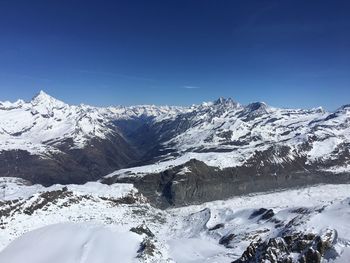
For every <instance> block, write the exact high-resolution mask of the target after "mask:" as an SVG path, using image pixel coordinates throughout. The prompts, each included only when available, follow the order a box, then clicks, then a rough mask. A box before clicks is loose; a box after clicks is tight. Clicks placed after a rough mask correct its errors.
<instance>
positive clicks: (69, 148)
mask: <svg viewBox="0 0 350 263" xmlns="http://www.w3.org/2000/svg"><path fill="white" fill-rule="evenodd" d="M183 110H185V109H183V108H181V107H168V106H161V107H157V106H152V105H150V106H132V107H122V106H119V107H108V108H98V107H91V106H87V105H79V106H72V105H68V104H65V103H63V102H61V101H59V100H57V99H55V98H53V97H51V96H49V95H48V94H46V93H45V92H43V91H41V92H40V93H39V94H38V95H37V96H35V97H34V98H33V99H32V100H31V101H30V102H24V101H22V100H19V101H17V102H14V103H10V102H0V151H1V153H0V164H1V167H2V168H0V174H1V175H2V176H18V177H22V178H25V179H28V180H30V181H33V182H40V183H43V184H46V185H50V184H52V183H55V182H60V183H81V182H86V181H88V180H95V179H97V178H99V177H101V176H103V175H105V174H107V173H108V172H111V171H113V170H115V169H118V168H121V167H125V166H127V165H129V164H130V163H132V162H134V161H136V160H138V159H139V153H138V151H137V149H135V148H133V147H132V145H131V144H130V143H129V142H127V141H126V140H125V138H124V136H123V134H122V132H121V131H120V130H119V129H118V127H117V126H116V125H115V124H114V122H116V121H122V120H129V121H130V120H135V119H136V120H142V122H147V121H149V120H151V119H154V118H157V119H162V118H171V117H172V116H173V115H175V114H177V113H178V112H180V111H183Z"/></svg>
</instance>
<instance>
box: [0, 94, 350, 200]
mask: <svg viewBox="0 0 350 263" xmlns="http://www.w3.org/2000/svg"><path fill="white" fill-rule="evenodd" d="M349 146H350V106H349V105H345V106H342V107H340V108H339V109H338V110H336V111H335V112H327V111H325V110H323V109H322V108H316V109H311V110H303V109H281V108H275V107H271V106H269V105H267V104H266V103H262V102H256V103H251V104H249V105H241V104H239V103H237V102H234V101H233V100H232V99H224V98H220V99H218V100H217V101H214V102H206V103H202V104H200V105H193V106H191V107H188V108H183V107H169V106H147V105H146V106H145V105H144V106H131V107H123V106H116V107H107V108H99V107H92V106H87V105H79V106H72V105H67V104H65V103H63V102H61V101H59V100H57V99H55V98H53V97H51V96H49V95H47V94H45V93H44V92H40V93H39V94H38V95H37V96H36V97H34V98H33V100H32V101H30V102H24V101H21V100H19V101H17V102H14V103H10V102H2V103H0V150H1V151H0V175H2V176H14V177H21V178H24V179H26V180H29V181H31V182H32V183H41V184H44V185H52V184H54V183H62V184H70V183H84V182H87V181H95V180H98V179H100V178H102V177H103V176H105V175H107V174H109V175H108V176H107V177H106V178H105V179H102V181H103V182H105V183H108V184H111V183H115V182H127V183H134V184H135V185H136V186H137V187H138V189H139V191H142V193H143V194H144V195H146V196H147V197H148V198H150V199H151V200H155V202H156V203H157V204H158V205H166V204H168V205H182V204H188V203H193V202H203V201H210V200H215V199H220V198H227V197H230V196H232V194H244V193H249V192H255V191H267V190H270V189H275V188H284V187H291V186H301V185H305V184H315V183H329V181H330V176H333V177H332V180H333V181H334V182H338V183H341V182H348V181H349V180H350V178H349V167H350V152H349ZM113 171H115V172H113ZM199 186H200V187H199ZM208 192H209V193H211V194H209V195H208V194H205V193H208ZM215 193H218V194H215ZM159 196H160V197H159ZM206 198H207V199H206Z"/></svg>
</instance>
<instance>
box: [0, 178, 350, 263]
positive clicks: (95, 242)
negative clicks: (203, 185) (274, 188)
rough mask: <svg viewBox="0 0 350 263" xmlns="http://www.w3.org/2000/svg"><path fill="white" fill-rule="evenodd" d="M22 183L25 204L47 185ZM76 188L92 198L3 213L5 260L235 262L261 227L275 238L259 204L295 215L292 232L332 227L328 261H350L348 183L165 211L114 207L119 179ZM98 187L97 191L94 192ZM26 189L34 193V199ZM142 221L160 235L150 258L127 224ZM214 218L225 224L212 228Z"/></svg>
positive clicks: (287, 217)
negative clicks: (227, 242) (224, 240)
mask: <svg viewBox="0 0 350 263" xmlns="http://www.w3.org/2000/svg"><path fill="white" fill-rule="evenodd" d="M8 183H9V184H10V185H11V189H12V193H13V192H16V191H15V189H14V188H16V182H15V181H14V180H12V181H11V182H9V181H8ZM18 185H19V186H18V189H17V194H16V197H17V198H19V200H22V201H24V202H25V203H24V204H23V206H24V208H25V207H28V206H30V205H31V204H33V203H35V202H37V201H38V199H40V196H39V191H43V190H44V189H43V188H40V189H39V188H37V190H38V193H34V192H35V191H34V190H33V186H25V185H23V183H21V182H18ZM55 187H56V188H55V189H59V187H61V186H55ZM74 187H75V186H68V188H69V189H70V190H72V191H73V193H74V196H77V197H83V196H84V195H85V196H86V195H88V196H91V197H89V198H78V199H74V200H73V202H69V200H72V198H73V197H72V196H70V197H67V199H62V200H57V202H53V203H50V204H48V205H46V206H45V207H43V208H41V209H38V210H36V211H34V213H33V214H31V215H30V214H26V213H21V212H20V211H21V209H18V210H17V211H15V212H13V213H12V214H11V215H9V216H7V217H2V218H1V219H2V222H3V228H1V229H0V262H9V263H12V262H14V263H20V262H33V263H34V262H35V263H40V262H60V263H66V262H67V263H81V262H110V261H109V259H110V258H113V257H114V258H115V259H119V258H122V259H124V260H122V261H118V262H180V263H190V262H192V263H193V262H207V263H208V262H210V263H214V262H217V263H221V262H224V263H225V262H232V261H233V260H235V259H237V258H238V257H240V256H241V254H242V253H243V251H244V250H245V249H246V247H247V246H248V245H249V243H250V242H251V241H252V240H254V236H255V235H256V234H257V233H259V236H260V237H261V238H263V239H269V238H272V237H276V236H278V233H279V231H280V229H278V228H276V226H275V223H273V221H271V220H259V219H257V218H251V216H250V215H251V214H252V213H253V212H254V211H256V210H257V209H259V208H262V207H263V208H266V209H273V211H274V214H275V215H274V218H275V219H276V220H279V221H281V222H285V223H287V222H289V221H291V220H293V219H294V220H295V218H296V219H298V220H299V221H297V224H296V225H295V226H294V228H295V231H301V232H305V233H314V234H320V235H321V234H322V233H324V231H326V230H327V229H335V230H336V231H337V234H338V238H337V241H336V243H335V244H334V247H335V250H336V253H337V256H336V257H335V258H329V259H327V260H325V261H324V262H337V263H339V262H349V261H350V253H349V250H350V238H349V237H350V205H349V204H350V194H349V193H350V185H348V184H343V185H318V186H313V187H306V188H300V189H294V190H284V191H282V190H281V191H278V192H268V193H258V194H254V195H248V196H239V197H234V198H231V199H228V200H221V201H214V202H208V203H204V204H202V205H195V206H187V207H181V208H175V209H168V210H165V211H163V210H159V209H156V208H153V207H151V206H150V205H149V204H147V203H143V202H141V203H136V204H130V205H128V204H120V205H114V204H113V202H111V201H108V200H107V199H105V198H104V197H109V198H111V197H113V196H114V195H115V196H123V194H121V192H122V193H124V195H125V194H126V193H127V192H128V191H124V190H126V189H124V190H121V189H123V187H120V185H118V184H117V185H114V186H113V187H109V186H102V185H100V184H99V183H93V184H87V185H84V186H78V187H77V188H74ZM26 188H28V189H26ZM94 188H96V189H97V190H96V193H93V191H92V190H93V189H94ZM0 190H1V189H0ZM48 190H52V188H49V189H48ZM130 191H131V192H133V191H135V190H134V189H130ZM28 192H32V194H31V196H30V197H29V195H28ZM20 193H23V196H22V197H21V194H20ZM82 193H84V194H82ZM88 193H89V194H88ZM0 196H1V192H0ZM12 197H14V196H12ZM2 199H3V200H4V199H6V200H14V199H12V198H2ZM77 200H78V201H77ZM22 201H20V202H22ZM301 208H302V209H309V210H310V211H311V212H310V214H305V215H302V216H300V215H299V214H298V213H297V212H295V211H296V210H297V209H301ZM141 224H144V225H146V226H147V227H148V228H149V229H150V230H151V231H152V232H153V233H154V235H155V237H154V238H153V239H152V242H153V243H154V245H155V252H154V255H153V256H147V257H140V256H137V250H138V248H139V245H140V243H141V242H142V240H143V239H144V238H145V235H141V236H137V235H135V234H134V233H131V232H129V229H130V228H132V227H136V226H138V225H141ZM217 224H223V226H222V227H221V228H218V229H217V230H214V231H213V230H209V229H210V228H212V227H214V226H215V225H217ZM230 233H234V235H235V238H234V239H233V240H232V241H231V246H230V248H227V247H225V246H223V245H220V244H219V240H220V238H221V237H223V236H225V235H227V234H230ZM247 237H249V238H248V239H247ZM40 248H41V249H40ZM39 252H40V253H39ZM55 257H56V259H55ZM23 259H26V260H25V261H23ZM11 260H12V261H11ZM21 260H22V261H21ZM40 260H41V261H40ZM55 260H56V261H55Z"/></svg>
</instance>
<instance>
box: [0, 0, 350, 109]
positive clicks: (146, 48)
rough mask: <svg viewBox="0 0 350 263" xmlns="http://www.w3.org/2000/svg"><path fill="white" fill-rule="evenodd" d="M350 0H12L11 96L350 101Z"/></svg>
mask: <svg viewBox="0 0 350 263" xmlns="http://www.w3.org/2000/svg"><path fill="white" fill-rule="evenodd" d="M349 10H350V1H345V0H344V1H339V0H329V1H324V0H318V1H304V0H279V1H268V0H255V1H253V0H217V1H213V0H210V1H209V0H200V1H198V0H173V1H169V0H159V1H153V0H147V1H146V0H144V1H141V0H139V1H136V0H130V1H103V0H102V1H101V0H100V1H97V0H96V1H89V0H85V1H83V0H69V1H68V0H60V1H36V0H31V1H26V0H23V1H19V0H2V1H0V91H1V95H0V100H2V101H3V100H16V99H17V98H24V99H30V98H31V97H32V96H33V95H34V94H35V93H37V92H38V91H39V90H41V89H42V90H45V91H46V92H47V93H49V94H51V95H53V96H55V97H57V98H60V99H62V100H64V101H66V102H68V103H73V104H76V103H81V102H83V103H88V104H92V105H115V104H123V105H130V104H171V105H189V104H192V103H199V102H202V101H209V100H214V99H216V98H217V97H220V96H224V97H232V98H233V99H234V100H236V101H239V102H241V103H249V102H252V101H265V102H267V103H268V104H270V105H273V106H281V107H302V108H310V107H316V106H320V105H322V106H324V107H325V108H327V109H330V110H333V109H335V108H337V107H338V106H340V105H342V104H348V103H350V16H349Z"/></svg>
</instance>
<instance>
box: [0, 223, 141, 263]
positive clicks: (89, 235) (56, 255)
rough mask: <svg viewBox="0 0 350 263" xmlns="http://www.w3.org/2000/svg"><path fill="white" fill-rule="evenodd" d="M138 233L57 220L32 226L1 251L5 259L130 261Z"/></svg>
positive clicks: (93, 262) (35, 262)
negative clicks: (56, 222)
mask: <svg viewBox="0 0 350 263" xmlns="http://www.w3.org/2000/svg"><path fill="white" fill-rule="evenodd" d="M140 242H141V237H140V236H139V235H137V234H135V233H132V232H130V231H128V232H125V231H124V232H117V231H115V230H111V229H108V228H106V227H97V226H91V225H88V224H56V225H50V226H46V227H43V228H40V229H37V230H33V231H31V232H29V233H26V234H24V235H23V236H22V237H20V238H19V239H17V240H15V241H14V242H13V243H11V244H10V245H9V246H8V247H7V248H6V249H4V251H3V252H2V254H1V262H7V263H19V262H27V263H47V262H50V263H62V262H85V263H96V262H104V263H113V262H116V259H118V261H119V262H132V261H133V260H134V259H135V258H136V256H137V251H138V249H139V244H140Z"/></svg>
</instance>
